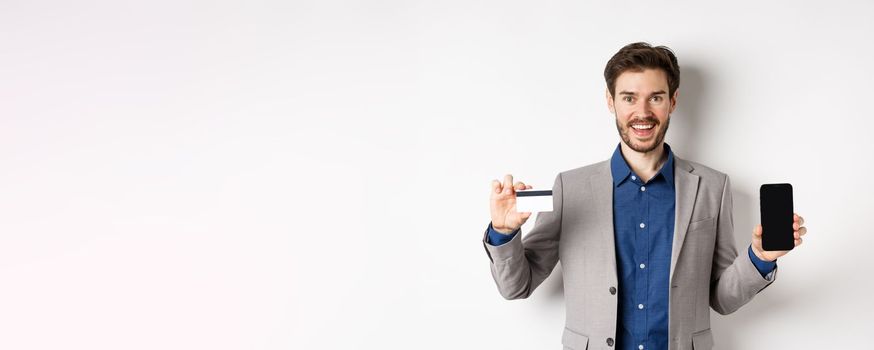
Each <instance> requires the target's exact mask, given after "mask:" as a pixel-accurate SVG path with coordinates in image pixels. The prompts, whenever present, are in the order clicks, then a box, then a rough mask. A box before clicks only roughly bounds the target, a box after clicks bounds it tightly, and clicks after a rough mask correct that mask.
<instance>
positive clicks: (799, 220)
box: [793, 214, 804, 226]
mask: <svg viewBox="0 0 874 350" xmlns="http://www.w3.org/2000/svg"><path fill="white" fill-rule="evenodd" d="M793 221H795V222H796V223H797V224H798V226H801V225H804V218H803V217H801V215H798V214H795V217H794V218H793Z"/></svg>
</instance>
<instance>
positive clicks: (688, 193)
mask: <svg viewBox="0 0 874 350" xmlns="http://www.w3.org/2000/svg"><path fill="white" fill-rule="evenodd" d="M674 163H675V167H674V188H675V189H676V207H675V208H676V219H675V221H674V242H673V247H672V249H671V272H670V274H671V283H673V281H674V268H675V267H676V266H677V259H679V257H680V250H681V249H682V248H683V240H685V239H686V230H687V229H688V228H689V221H691V220H692V209H693V208H695V198H696V197H697V196H698V175H695V174H692V169H693V168H692V165H691V164H689V163H688V162H686V161H684V160H682V159H679V158H677V156H676V155H674Z"/></svg>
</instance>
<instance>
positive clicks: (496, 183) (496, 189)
mask: <svg viewBox="0 0 874 350" xmlns="http://www.w3.org/2000/svg"><path fill="white" fill-rule="evenodd" d="M492 192H495V193H501V182H500V181H498V180H492Z"/></svg>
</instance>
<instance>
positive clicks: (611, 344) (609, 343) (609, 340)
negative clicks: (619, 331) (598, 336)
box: [607, 338, 613, 346]
mask: <svg viewBox="0 0 874 350" xmlns="http://www.w3.org/2000/svg"><path fill="white" fill-rule="evenodd" d="M607 346H613V338H607Z"/></svg>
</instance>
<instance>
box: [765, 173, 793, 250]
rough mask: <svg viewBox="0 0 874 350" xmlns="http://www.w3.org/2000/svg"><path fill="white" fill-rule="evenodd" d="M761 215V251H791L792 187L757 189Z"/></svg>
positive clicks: (773, 185) (772, 186) (769, 185)
mask: <svg viewBox="0 0 874 350" xmlns="http://www.w3.org/2000/svg"><path fill="white" fill-rule="evenodd" d="M759 200H760V203H759V204H760V207H761V211H762V212H761V214H762V249H764V250H791V249H792V248H795V236H794V232H795V230H793V229H792V224H793V215H794V210H793V209H792V185H790V184H765V185H762V187H761V188H760V189H759Z"/></svg>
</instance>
